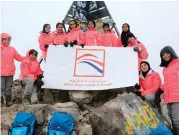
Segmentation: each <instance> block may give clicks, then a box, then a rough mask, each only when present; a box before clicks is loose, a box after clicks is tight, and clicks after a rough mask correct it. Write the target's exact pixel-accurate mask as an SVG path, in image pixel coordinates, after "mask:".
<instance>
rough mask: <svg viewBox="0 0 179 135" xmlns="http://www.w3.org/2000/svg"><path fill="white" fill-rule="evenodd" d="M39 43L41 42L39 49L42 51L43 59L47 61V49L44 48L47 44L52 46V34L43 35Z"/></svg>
mask: <svg viewBox="0 0 179 135" xmlns="http://www.w3.org/2000/svg"><path fill="white" fill-rule="evenodd" d="M38 41H39V47H40V49H41V50H42V58H43V59H45V58H46V55H47V49H46V48H44V46H45V45H46V44H48V45H50V44H52V40H51V33H49V34H46V33H41V34H40V36H39V39H38Z"/></svg>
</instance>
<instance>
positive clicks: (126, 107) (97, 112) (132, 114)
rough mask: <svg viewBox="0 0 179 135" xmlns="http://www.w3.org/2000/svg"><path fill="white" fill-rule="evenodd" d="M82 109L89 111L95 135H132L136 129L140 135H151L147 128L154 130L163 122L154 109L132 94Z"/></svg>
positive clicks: (125, 94)
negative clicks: (99, 105) (95, 106)
mask: <svg viewBox="0 0 179 135" xmlns="http://www.w3.org/2000/svg"><path fill="white" fill-rule="evenodd" d="M84 108H85V109H88V110H89V111H90V115H89V118H90V123H91V125H92V128H93V133H94V134H97V135H126V134H131V135H134V134H135V132H137V131H136V129H139V131H138V132H141V133H142V134H152V131H151V130H149V129H148V127H151V128H156V127H157V126H159V124H161V123H163V122H164V119H163V118H162V116H161V115H160V114H159V113H158V112H157V111H156V110H155V109H153V108H151V106H150V105H148V104H147V103H145V102H144V101H143V100H141V99H140V98H139V97H136V95H134V94H132V93H129V94H127V93H124V94H122V95H118V96H117V97H116V98H115V99H112V100H110V101H109V102H106V103H105V104H104V105H103V106H101V107H99V108H93V107H90V106H88V105H85V106H84ZM149 118H150V119H149ZM149 123H150V124H149ZM146 124H147V125H146ZM138 127H143V129H141V128H138Z"/></svg>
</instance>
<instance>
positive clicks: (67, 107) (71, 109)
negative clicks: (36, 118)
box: [47, 102, 79, 120]
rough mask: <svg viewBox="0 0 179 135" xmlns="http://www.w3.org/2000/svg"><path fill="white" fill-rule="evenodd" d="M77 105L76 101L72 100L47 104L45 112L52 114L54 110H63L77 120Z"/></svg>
mask: <svg viewBox="0 0 179 135" xmlns="http://www.w3.org/2000/svg"><path fill="white" fill-rule="evenodd" d="M78 109H79V107H78V105H77V104H76V103H73V102H67V103H57V104H55V105H53V106H49V107H48V108H47V112H48V114H49V115H51V116H52V115H53V113H54V112H56V111H58V112H64V113H69V114H71V115H72V116H73V118H74V119H75V120H77V118H78V115H79V111H78Z"/></svg>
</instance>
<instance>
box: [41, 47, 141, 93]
mask: <svg viewBox="0 0 179 135" xmlns="http://www.w3.org/2000/svg"><path fill="white" fill-rule="evenodd" d="M43 81H44V83H45V84H44V86H43V88H51V89H62V90H105V89H113V88H121V87H128V86H134V85H135V84H136V83H137V82H138V58H137V53H136V52H134V51H133V48H119V47H93V46H91V47H85V48H83V49H82V48H81V47H80V48H79V47H78V48H77V47H76V48H75V47H73V48H72V47H68V48H66V47H64V46H50V47H49V48H48V54H47V60H46V62H45V63H44V79H43Z"/></svg>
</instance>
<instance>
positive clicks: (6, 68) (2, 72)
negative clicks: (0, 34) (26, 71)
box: [0, 43, 24, 76]
mask: <svg viewBox="0 0 179 135" xmlns="http://www.w3.org/2000/svg"><path fill="white" fill-rule="evenodd" d="M0 50H1V69H0V76H10V75H14V74H15V70H16V67H15V64H14V59H15V60H17V61H22V60H23V59H24V57H22V56H21V55H20V54H19V53H18V52H17V51H16V49H15V48H14V47H12V46H10V45H7V46H6V45H3V44H2V43H1V48H0Z"/></svg>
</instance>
